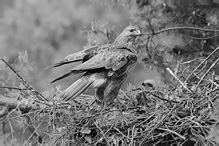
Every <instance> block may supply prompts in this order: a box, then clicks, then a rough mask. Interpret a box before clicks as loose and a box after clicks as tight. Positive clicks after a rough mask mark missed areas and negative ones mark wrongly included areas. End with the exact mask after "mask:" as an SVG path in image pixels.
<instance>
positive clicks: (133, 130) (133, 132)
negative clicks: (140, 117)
mask: <svg viewBox="0 0 219 146" xmlns="http://www.w3.org/2000/svg"><path fill="white" fill-rule="evenodd" d="M134 136H135V125H133V127H132V139H131V145H134Z"/></svg>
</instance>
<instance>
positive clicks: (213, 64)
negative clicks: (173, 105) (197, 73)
mask: <svg viewBox="0 0 219 146" xmlns="http://www.w3.org/2000/svg"><path fill="white" fill-rule="evenodd" d="M218 61H219V58H218V59H217V60H216V61H215V62H214V63H212V65H211V66H210V67H209V69H208V70H207V71H206V73H205V74H204V75H203V76H202V77H201V79H200V80H199V82H198V84H197V85H196V87H198V86H199V84H200V83H201V81H202V80H203V79H204V78H205V76H206V75H207V74H208V73H209V72H210V70H211V69H212V68H213V67H214V66H215V64H216V63H217V62H218Z"/></svg>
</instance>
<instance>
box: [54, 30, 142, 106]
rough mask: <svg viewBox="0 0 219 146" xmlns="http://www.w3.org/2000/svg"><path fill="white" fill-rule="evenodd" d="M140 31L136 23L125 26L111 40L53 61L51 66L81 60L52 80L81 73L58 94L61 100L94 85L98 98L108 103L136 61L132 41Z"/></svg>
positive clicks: (65, 99) (73, 96)
mask: <svg viewBox="0 0 219 146" xmlns="http://www.w3.org/2000/svg"><path fill="white" fill-rule="evenodd" d="M139 35H141V31H140V30H139V28H138V27H136V26H128V27H126V28H125V29H124V30H123V32H122V33H121V34H120V35H119V36H118V37H117V38H116V40H115V41H114V43H112V44H107V45H104V46H101V47H93V48H89V49H87V50H82V51H80V52H77V53H75V54H72V55H70V56H67V57H66V58H65V60H64V61H62V62H60V63H57V64H55V65H54V66H53V67H57V66H61V65H64V64H68V63H72V62H76V61H81V62H82V64H80V65H78V66H76V67H74V68H73V69H71V70H70V72H68V73H66V74H64V75H63V76H61V77H59V78H57V79H55V80H54V81H52V82H55V81H58V80H61V79H63V78H65V77H68V76H70V75H74V74H78V73H84V74H83V75H82V76H81V78H79V79H78V80H77V81H76V82H74V83H73V84H72V85H71V86H69V87H68V88H67V89H65V90H64V91H63V92H61V93H60V95H58V96H60V98H61V99H63V100H64V101H69V100H71V99H74V98H76V97H77V96H79V95H80V94H81V93H83V92H84V91H86V90H87V89H88V88H91V87H92V88H95V89H96V93H95V94H96V95H95V97H96V98H97V99H98V100H99V101H101V102H102V103H104V104H107V105H109V104H111V103H112V102H113V101H114V99H115V98H116V97H117V95H118V92H119V89H120V88H121V85H122V83H123V82H124V81H125V79H126V77H127V75H128V73H129V71H130V70H131V69H133V67H134V65H135V64H136V62H137V51H136V50H135V47H134V45H133V43H134V40H135V38H136V37H137V36H139Z"/></svg>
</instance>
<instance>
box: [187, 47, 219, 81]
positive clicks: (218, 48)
mask: <svg viewBox="0 0 219 146" xmlns="http://www.w3.org/2000/svg"><path fill="white" fill-rule="evenodd" d="M217 50H219V47H217V48H216V49H215V50H214V51H213V52H211V54H210V55H208V57H207V58H205V60H203V61H202V62H201V63H200V64H199V65H198V66H197V67H196V68H195V69H194V70H193V71H192V72H191V73H190V75H189V76H188V77H187V79H186V80H185V82H184V83H186V82H187V81H188V80H189V78H190V77H191V76H192V75H193V74H194V73H195V71H196V70H197V69H198V68H199V67H200V66H201V65H202V64H203V63H205V62H206V61H207V60H208V59H209V58H210V57H211V56H212V55H213V54H214V53H215V52H217Z"/></svg>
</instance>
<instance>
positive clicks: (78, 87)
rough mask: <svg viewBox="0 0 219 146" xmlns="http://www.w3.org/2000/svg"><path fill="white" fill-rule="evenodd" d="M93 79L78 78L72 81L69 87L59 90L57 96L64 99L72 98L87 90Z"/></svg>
mask: <svg viewBox="0 0 219 146" xmlns="http://www.w3.org/2000/svg"><path fill="white" fill-rule="evenodd" d="M92 83H93V81H89V80H87V79H85V78H80V79H78V80H77V81H76V82H74V83H73V84H72V85H71V86H70V87H68V88H67V89H65V90H64V91H63V92H61V93H60V94H59V95H58V96H59V97H60V98H61V99H63V100H64V101H68V100H70V99H74V98H76V97H77V96H79V95H80V94H81V93H82V92H84V91H85V90H87V89H88V88H89V87H90V86H91V85H92Z"/></svg>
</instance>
